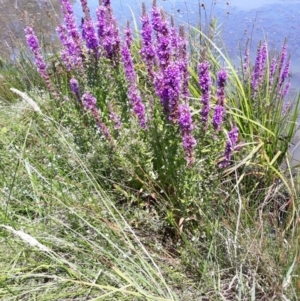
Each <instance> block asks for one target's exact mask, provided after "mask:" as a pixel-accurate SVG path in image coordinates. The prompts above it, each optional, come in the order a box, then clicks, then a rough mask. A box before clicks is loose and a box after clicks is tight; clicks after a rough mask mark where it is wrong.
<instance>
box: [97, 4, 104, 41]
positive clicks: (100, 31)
mask: <svg viewBox="0 0 300 301" xmlns="http://www.w3.org/2000/svg"><path fill="white" fill-rule="evenodd" d="M96 15H97V28H98V32H97V33H98V38H99V40H100V43H101V40H102V39H103V38H104V36H105V31H106V7H105V6H103V5H101V6H99V7H98V8H97V9H96Z"/></svg>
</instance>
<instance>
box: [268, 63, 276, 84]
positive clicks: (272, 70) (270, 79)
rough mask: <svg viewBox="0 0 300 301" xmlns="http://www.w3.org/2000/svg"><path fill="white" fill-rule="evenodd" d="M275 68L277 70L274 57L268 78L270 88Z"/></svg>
mask: <svg viewBox="0 0 300 301" xmlns="http://www.w3.org/2000/svg"><path fill="white" fill-rule="evenodd" d="M276 68H277V59H276V58H275V57H273V58H272V61H271V65H270V78H269V84H270V86H272V85H273V81H274V76H275V73H276Z"/></svg>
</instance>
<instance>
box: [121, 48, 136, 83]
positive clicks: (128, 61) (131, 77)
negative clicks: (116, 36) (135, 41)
mask: <svg viewBox="0 0 300 301" xmlns="http://www.w3.org/2000/svg"><path fill="white" fill-rule="evenodd" d="M121 54H122V58H123V64H124V68H125V75H126V79H127V81H128V82H129V83H131V82H135V79H136V74H135V71H134V67H133V61H132V56H131V53H130V50H129V48H128V46H127V44H125V45H124V46H123V47H122V49H121Z"/></svg>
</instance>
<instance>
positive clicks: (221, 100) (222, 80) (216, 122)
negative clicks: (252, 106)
mask: <svg viewBox="0 0 300 301" xmlns="http://www.w3.org/2000/svg"><path fill="white" fill-rule="evenodd" d="M226 80H227V72H226V70H225V69H222V70H220V71H219V72H218V76H217V85H218V90H217V98H218V104H217V105H216V106H215V109H214V115H213V121H212V123H213V127H214V129H215V131H219V130H220V127H221V125H222V123H223V118H224V115H225V108H224V105H225V85H226Z"/></svg>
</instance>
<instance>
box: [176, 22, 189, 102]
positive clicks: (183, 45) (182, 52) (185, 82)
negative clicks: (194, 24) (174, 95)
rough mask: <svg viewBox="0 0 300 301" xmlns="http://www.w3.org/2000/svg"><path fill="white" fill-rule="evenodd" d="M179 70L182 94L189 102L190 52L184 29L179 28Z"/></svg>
mask: <svg viewBox="0 0 300 301" xmlns="http://www.w3.org/2000/svg"><path fill="white" fill-rule="evenodd" d="M178 59H179V69H180V72H181V76H182V85H181V92H182V98H183V100H184V101H185V102H187V101H188V98H189V96H190V94H189V69H188V52H187V40H186V38H185V34H184V27H183V26H180V27H179V53H178Z"/></svg>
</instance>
